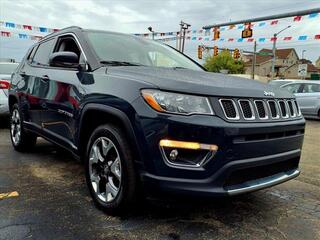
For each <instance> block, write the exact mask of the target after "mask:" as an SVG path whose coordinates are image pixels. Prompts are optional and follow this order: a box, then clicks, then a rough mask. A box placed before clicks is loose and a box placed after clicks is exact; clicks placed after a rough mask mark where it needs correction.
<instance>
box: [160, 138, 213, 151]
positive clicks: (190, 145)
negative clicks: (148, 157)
mask: <svg viewBox="0 0 320 240" xmlns="http://www.w3.org/2000/svg"><path fill="white" fill-rule="evenodd" d="M160 146H161V147H170V148H184V149H192V150H201V149H202V150H210V151H217V150H218V146H217V145H211V144H203V143H197V142H184V141H174V140H167V139H162V140H160Z"/></svg>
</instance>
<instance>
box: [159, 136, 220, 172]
mask: <svg viewBox="0 0 320 240" xmlns="http://www.w3.org/2000/svg"><path fill="white" fill-rule="evenodd" d="M159 145H160V149H161V152H162V155H163V157H164V160H165V161H166V162H167V163H168V164H170V165H172V166H179V167H193V168H199V167H202V166H203V165H204V164H205V163H207V162H208V161H209V160H210V159H212V158H213V157H214V155H215V154H216V152H217V151H218V146H217V145H213V144H203V143H197V142H184V141H175V140H167V139H162V140H161V141H160V143H159ZM178 150H179V152H178Z"/></svg>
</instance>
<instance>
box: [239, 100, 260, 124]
mask: <svg viewBox="0 0 320 240" xmlns="http://www.w3.org/2000/svg"><path fill="white" fill-rule="evenodd" d="M241 102H248V103H249V106H250V109H251V113H252V117H251V118H246V117H245V116H244V113H243V109H242V106H241ZM238 104H239V108H240V110H241V113H242V116H243V119H245V120H255V119H256V115H255V112H254V109H253V106H252V103H251V101H250V100H247V99H239V100H238Z"/></svg>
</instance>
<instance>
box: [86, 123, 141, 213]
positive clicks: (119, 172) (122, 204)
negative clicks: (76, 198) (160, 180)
mask: <svg viewBox="0 0 320 240" xmlns="http://www.w3.org/2000/svg"><path fill="white" fill-rule="evenodd" d="M85 161H86V163H85V167H86V181H87V185H88V188H89V191H90V194H91V196H92V198H93V200H94V203H95V204H96V205H97V207H98V208H100V209H102V210H104V211H106V212H107V213H110V214H120V213H123V212H124V210H129V207H130V206H131V205H132V204H133V203H135V200H136V198H137V182H138V181H137V178H136V173H135V170H134V165H133V158H132V151H131V148H130V146H129V144H128V142H127V139H126V138H125V135H124V134H123V133H122V131H121V130H120V129H119V128H118V127H116V126H113V125H108V124H107V125H103V126H99V127H98V128H97V129H96V130H95V131H94V132H93V133H92V135H91V137H90V140H89V143H88V147H87V154H86V159H85Z"/></svg>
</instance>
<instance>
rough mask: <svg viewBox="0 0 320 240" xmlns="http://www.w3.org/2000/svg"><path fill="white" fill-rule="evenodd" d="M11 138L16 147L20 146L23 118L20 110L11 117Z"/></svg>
mask: <svg viewBox="0 0 320 240" xmlns="http://www.w3.org/2000/svg"><path fill="white" fill-rule="evenodd" d="M10 128H11V138H12V141H13V143H14V145H18V144H19V142H20V139H21V118H20V113H19V111H18V109H14V110H13V112H12V115H11V127H10Z"/></svg>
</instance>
